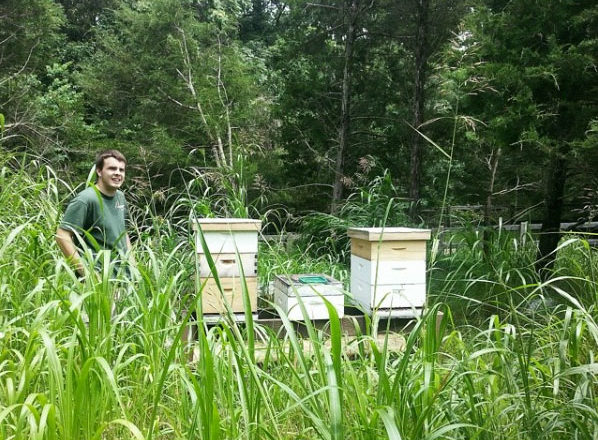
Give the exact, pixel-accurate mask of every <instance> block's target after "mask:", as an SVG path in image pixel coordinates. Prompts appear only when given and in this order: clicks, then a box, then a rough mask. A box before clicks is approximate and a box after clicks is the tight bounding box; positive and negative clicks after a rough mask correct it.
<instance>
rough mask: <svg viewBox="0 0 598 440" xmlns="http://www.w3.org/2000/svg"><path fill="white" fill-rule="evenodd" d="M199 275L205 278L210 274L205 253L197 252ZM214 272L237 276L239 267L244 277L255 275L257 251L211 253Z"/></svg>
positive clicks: (219, 274)
mask: <svg viewBox="0 0 598 440" xmlns="http://www.w3.org/2000/svg"><path fill="white" fill-rule="evenodd" d="M198 258H199V276H200V278H206V277H211V276H212V271H211V270H210V266H209V265H208V260H207V258H206V255H205V254H199V255H198ZM212 259H213V260H214V265H215V266H216V272H217V273H218V276H219V277H231V278H232V277H239V276H241V267H243V273H244V274H245V276H246V277H255V276H257V253H250V254H239V255H238V256H237V255H236V254H212Z"/></svg>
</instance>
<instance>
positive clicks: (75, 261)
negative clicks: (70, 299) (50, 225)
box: [56, 228, 86, 277]
mask: <svg viewBox="0 0 598 440" xmlns="http://www.w3.org/2000/svg"><path fill="white" fill-rule="evenodd" d="M56 244H58V247H59V248H60V250H61V251H62V253H63V254H64V256H65V258H66V260H67V261H68V262H69V263H70V264H71V265H72V266H73V267H74V269H75V271H76V272H77V275H79V277H85V275H86V273H85V272H86V271H85V266H84V265H83V262H82V261H81V257H80V256H79V252H78V251H77V248H76V247H75V243H74V242H73V232H72V231H69V230H67V229H62V228H58V229H57V230H56Z"/></svg>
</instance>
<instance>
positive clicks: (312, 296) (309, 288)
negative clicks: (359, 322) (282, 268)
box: [274, 274, 345, 321]
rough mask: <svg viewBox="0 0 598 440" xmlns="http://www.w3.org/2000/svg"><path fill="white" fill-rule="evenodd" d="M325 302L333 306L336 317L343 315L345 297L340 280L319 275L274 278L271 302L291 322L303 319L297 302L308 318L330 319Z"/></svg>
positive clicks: (279, 276) (278, 276)
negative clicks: (300, 303) (302, 307)
mask: <svg viewBox="0 0 598 440" xmlns="http://www.w3.org/2000/svg"><path fill="white" fill-rule="evenodd" d="M324 299H326V300H327V301H328V302H330V303H331V304H332V305H333V307H334V308H335V309H336V313H337V314H338V317H339V318H342V317H343V316H344V312H345V309H344V304H345V296H344V292H343V285H342V283H341V282H340V281H337V280H335V279H334V278H331V277H329V276H328V275H322V274H296V275H288V276H287V275H277V276H276V277H275V278H274V302H275V303H276V304H277V305H278V306H279V307H280V308H281V309H282V310H283V311H284V312H285V313H286V314H287V316H288V318H289V320H291V321H303V320H304V319H305V317H304V315H303V312H302V311H301V307H300V306H299V301H301V302H302V303H303V305H304V307H305V311H306V313H307V317H308V318H309V319H311V320H317V319H329V313H328V308H327V307H326V304H325V301H324Z"/></svg>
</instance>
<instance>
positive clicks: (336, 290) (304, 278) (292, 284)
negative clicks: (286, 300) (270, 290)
mask: <svg viewBox="0 0 598 440" xmlns="http://www.w3.org/2000/svg"><path fill="white" fill-rule="evenodd" d="M274 288H275V289H278V290H279V291H281V292H282V293H284V294H285V295H287V296H293V295H294V294H295V293H297V294H298V295H300V296H317V295H318V294H321V295H324V296H330V295H342V294H343V290H342V289H343V284H342V283H341V282H340V281H337V280H335V279H334V278H332V277H330V276H328V275H324V274H320V273H302V274H294V275H276V276H275V277H274Z"/></svg>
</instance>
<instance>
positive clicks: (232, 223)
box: [191, 218, 262, 232]
mask: <svg viewBox="0 0 598 440" xmlns="http://www.w3.org/2000/svg"><path fill="white" fill-rule="evenodd" d="M191 227H192V228H193V230H194V231H198V230H199V228H200V227H201V230H202V231H203V232H210V231H256V232H259V231H260V230H261V229H262V221H261V220H254V219H251V218H198V219H195V220H193V221H192V223H191Z"/></svg>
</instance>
